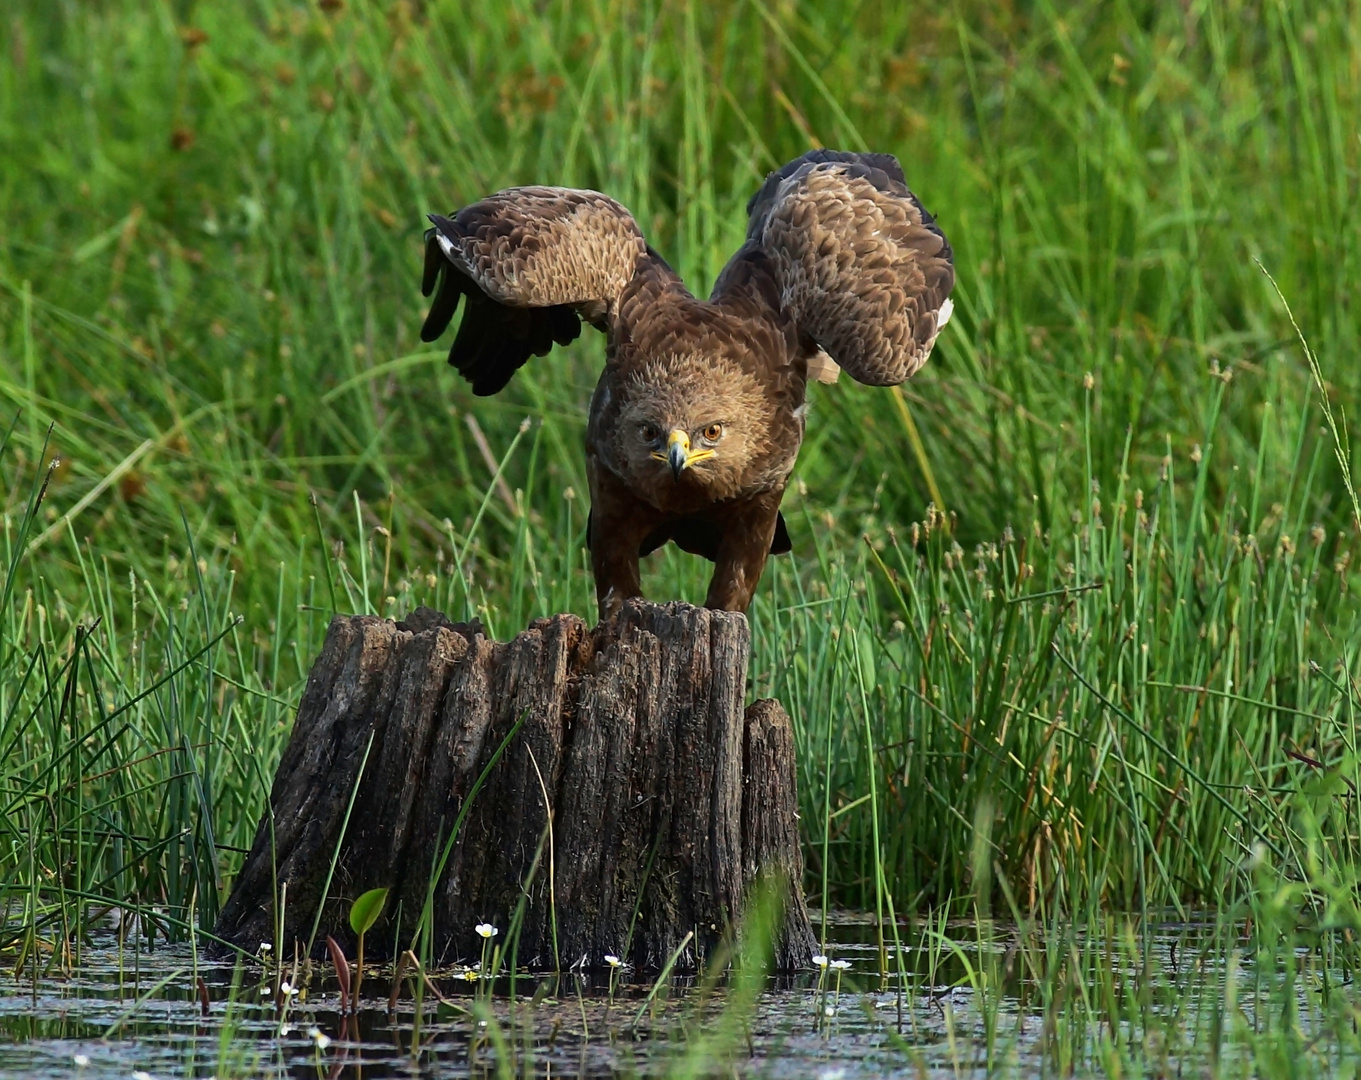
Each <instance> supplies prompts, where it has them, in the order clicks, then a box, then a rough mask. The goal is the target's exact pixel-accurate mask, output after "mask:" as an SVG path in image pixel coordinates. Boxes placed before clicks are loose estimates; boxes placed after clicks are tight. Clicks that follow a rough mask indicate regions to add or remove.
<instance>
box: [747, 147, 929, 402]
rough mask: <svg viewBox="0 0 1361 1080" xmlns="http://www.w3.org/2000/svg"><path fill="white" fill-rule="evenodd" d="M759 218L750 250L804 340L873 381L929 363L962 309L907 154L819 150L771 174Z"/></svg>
mask: <svg viewBox="0 0 1361 1080" xmlns="http://www.w3.org/2000/svg"><path fill="white" fill-rule="evenodd" d="M748 213H749V214H750V220H749V223H748V229H747V246H748V248H750V247H753V246H755V247H757V248H759V249H760V250H761V251H762V252H763V253H764V254H765V255H766V257H767V258H768V259H769V261H770V265H771V267H772V271H773V273H774V274H775V276H776V279H777V283H778V286H779V289H780V303H781V306H782V307H783V308H784V310H785V311H786V312H787V313H788V314H789V315H790V316H791V317H792V318H793V319H794V321H795V324H796V325H797V326H798V330H799V333H800V335H801V336H804V337H806V338H808V339H810V340H811V341H812V342H814V343H815V344H816V345H817V346H820V347H821V348H822V349H823V350H824V351H825V352H826V353H827V354H828V355H829V356H831V358H832V359H833V360H834V361H836V363H837V364H838V365H839V366H840V367H842V368H844V369H845V370H846V372H847V373H848V374H850V375H851V377H852V378H854V379H856V380H858V381H859V382H862V383H867V384H869V385H872V386H891V385H894V384H897V383H901V382H903V381H904V380H905V379H907V378H909V377H910V376H912V375H914V374H915V373H916V372H917V371H918V370H920V368H921V366H922V365H923V364H924V363H926V359H927V357H928V356H929V355H930V354H931V348H932V346H933V345H934V344H935V341H936V336H937V335H938V334H939V333H940V329H941V327H943V326H944V325H945V322H946V320H947V319H948V318H949V316H950V311H951V303H950V300H949V295H950V290H951V289H952V288H953V287H954V283H955V269H954V255H953V252H952V251H951V249H950V244H949V241H947V240H946V239H945V234H944V233H943V232H941V230H940V227H939V226H938V225H937V224H936V221H935V219H934V218H933V217H932V216H931V215H930V214H929V213H928V212H927V211H926V209H925V208H924V207H923V206H922V205H921V203H920V202H919V201H918V200H917V197H916V196H915V195H913V194H912V192H911V191H910V190H909V189H908V187H907V184H906V183H905V181H904V177H903V171H902V167H901V166H900V165H899V164H898V161H897V159H896V158H894V157H892V156H891V155H888V154H849V153H839V152H837V151H831V150H815V151H813V152H812V153H810V154H806V155H805V156H804V157H802V158H799V159H797V160H796V161H792V162H790V163H789V164H788V165H786V166H784V168H782V169H780V170H778V171H776V172H774V173H772V174H771V175H770V176H769V177H767V178H766V181H765V183H764V184H763V185H762V186H761V189H760V190H759V191H758V192H757V193H756V195H755V196H753V197H752V200H751V202H750V203H749V204H748ZM740 254H741V253H739V255H740Z"/></svg>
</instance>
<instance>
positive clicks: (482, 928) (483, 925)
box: [473, 922, 501, 938]
mask: <svg viewBox="0 0 1361 1080" xmlns="http://www.w3.org/2000/svg"><path fill="white" fill-rule="evenodd" d="M473 929H474V930H476V931H477V932H478V933H479V934H480V935H481V936H482V937H484V938H494V937H495V936H496V935H497V934H499V933H500V932H501V931H500V930H498V929H497V928H496V927H494V926H492V924H491V923H489V922H480V923H478V924H477V925H476V926H475V927H473Z"/></svg>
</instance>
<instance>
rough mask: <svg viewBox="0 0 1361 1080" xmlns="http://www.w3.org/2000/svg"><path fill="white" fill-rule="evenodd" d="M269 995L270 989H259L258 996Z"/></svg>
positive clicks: (263, 987)
mask: <svg viewBox="0 0 1361 1080" xmlns="http://www.w3.org/2000/svg"><path fill="white" fill-rule="evenodd" d="M269 994H270V989H269V987H268V986H262V987H260V996H261V997H269Z"/></svg>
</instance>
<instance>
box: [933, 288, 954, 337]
mask: <svg viewBox="0 0 1361 1080" xmlns="http://www.w3.org/2000/svg"><path fill="white" fill-rule="evenodd" d="M954 313H955V302H954V301H953V300H951V299H950V298H949V297H948V296H947V297H946V298H945V303H943V304H941V305H940V310H939V311H938V312H936V333H937V334H939V333H940V332H941V331H942V330H944V329H945V324H946V323H948V322H949V321H950V316H951V315H953V314H954Z"/></svg>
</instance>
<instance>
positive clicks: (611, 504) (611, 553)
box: [586, 461, 661, 622]
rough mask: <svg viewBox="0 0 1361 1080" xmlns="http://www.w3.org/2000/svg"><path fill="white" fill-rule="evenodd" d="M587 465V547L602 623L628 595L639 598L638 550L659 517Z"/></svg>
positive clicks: (640, 585)
mask: <svg viewBox="0 0 1361 1080" xmlns="http://www.w3.org/2000/svg"><path fill="white" fill-rule="evenodd" d="M593 466H594V462H591V461H588V462H587V473H588V476H589V478H590V481H591V512H590V517H589V519H588V520H589V526H588V535H587V539H586V543H587V546H588V547H590V549H591V573H592V575H593V576H594V577H595V599H596V603H597V605H598V606H599V608H600V619H601V621H602V622H603V621H604V620H606V619H609V618H612V617H613V616H614V615H616V614H617V613H618V612H619V609H620V608H621V607H623V605H624V601H625V600H627V599H628V598H629V597H630V596H642V595H643V583H642V580H641V578H640V577H639V575H638V551H639V548H640V547H641V546H642V544H643V541H644V540H645V539H646V538H647V536H648V534H650V533H651V532H652V531H653V530H654V529H655V528H656V527H657V526H658V525H659V524H660V523H661V515H659V514H658V513H657V512H656V511H655V510H654V509H652V508H651V507H650V506H648V505H647V504H646V503H644V502H642V501H641V500H639V499H637V498H635V497H634V496H633V495H631V494H630V493H629V492H628V489H627V488H625V487H624V486H623V484H621V483H620V482H619V481H618V480H616V479H614V478H613V477H611V476H610V475H609V473H608V472H607V471H606V470H603V469H598V468H595V467H593Z"/></svg>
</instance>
